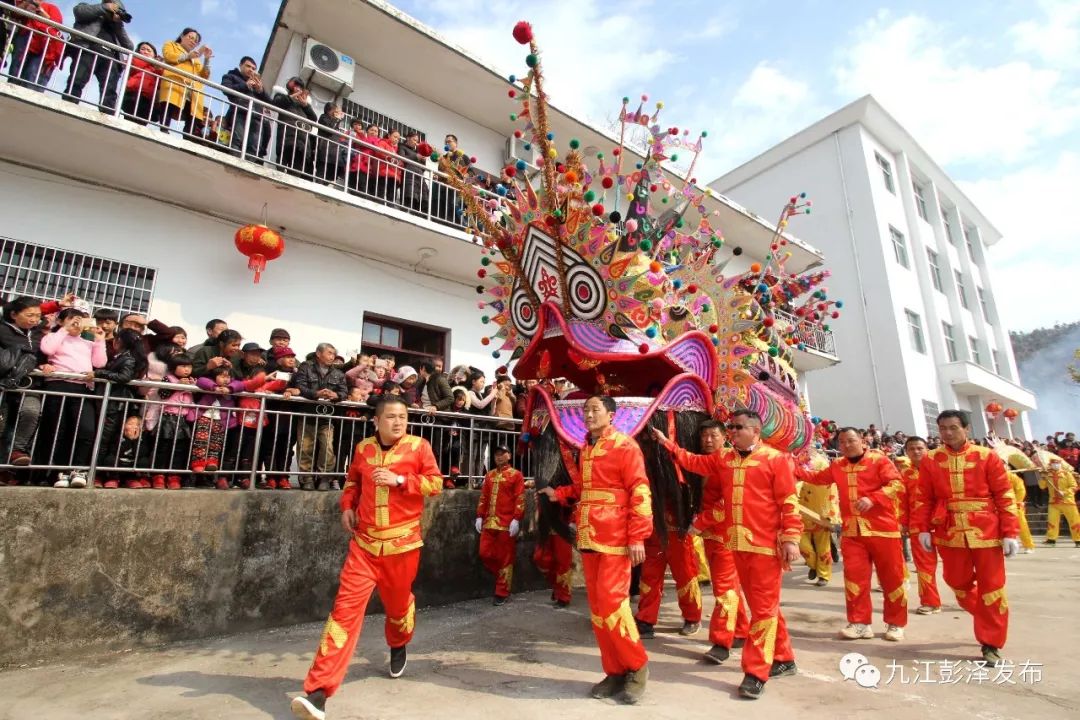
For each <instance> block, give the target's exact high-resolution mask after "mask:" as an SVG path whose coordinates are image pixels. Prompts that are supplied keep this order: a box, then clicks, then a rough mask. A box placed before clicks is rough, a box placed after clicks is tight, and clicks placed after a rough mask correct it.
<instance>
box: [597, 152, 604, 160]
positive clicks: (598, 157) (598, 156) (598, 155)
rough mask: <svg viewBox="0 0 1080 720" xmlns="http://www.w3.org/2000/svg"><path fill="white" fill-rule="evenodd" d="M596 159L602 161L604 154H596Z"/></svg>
mask: <svg viewBox="0 0 1080 720" xmlns="http://www.w3.org/2000/svg"><path fill="white" fill-rule="evenodd" d="M596 159H597V160H603V159H604V153H602V152H598V153H596Z"/></svg>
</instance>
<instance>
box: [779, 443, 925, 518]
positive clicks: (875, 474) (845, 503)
mask: <svg viewBox="0 0 1080 720" xmlns="http://www.w3.org/2000/svg"><path fill="white" fill-rule="evenodd" d="M796 473H797V474H798V476H799V477H800V478H801V479H802V480H804V481H805V482H809V483H813V484H814V485H829V484H833V483H835V484H836V489H837V495H838V498H837V499H838V500H839V501H840V517H841V518H843V521H844V529H843V535H844V536H845V537H859V536H860V535H862V536H865V537H895V538H898V537H900V525H899V523H898V522H897V519H896V516H897V514H898V510H897V498H899V497H900V495H901V494H902V493H903V491H904V484H903V481H902V480H901V479H900V472H899V471H898V470H897V469H896V466H895V465H893V463H892V461H891V460H889V458H887V457H885V456H884V455H882V454H881V453H879V452H876V451H874V450H868V451H867V452H866V454H865V455H863V456H862V458H860V459H859V462H857V463H852V462H851V461H850V460H848V459H847V458H840V459H839V460H834V461H833V462H832V463H831V464H830V465H829V467H827V468H825V469H824V470H819V471H817V472H813V471H809V470H806V469H804V468H799V469H798V470H797V471H796ZM861 497H866V498H870V500H871V501H873V503H874V504H873V505H872V506H871V507H870V509H869V510H867V511H866V512H862V513H860V512H859V511H858V510H856V509H855V501H856V500H858V499H859V498H861Z"/></svg>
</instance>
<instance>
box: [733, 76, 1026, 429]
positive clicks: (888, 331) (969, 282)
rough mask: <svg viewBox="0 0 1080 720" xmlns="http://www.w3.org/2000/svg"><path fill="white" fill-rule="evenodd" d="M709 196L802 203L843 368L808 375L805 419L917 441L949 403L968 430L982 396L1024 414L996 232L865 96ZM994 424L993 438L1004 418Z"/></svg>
mask: <svg viewBox="0 0 1080 720" xmlns="http://www.w3.org/2000/svg"><path fill="white" fill-rule="evenodd" d="M712 187H713V188H714V189H716V190H718V191H720V192H722V193H724V194H727V195H729V196H730V197H732V198H734V199H735V200H737V201H739V202H741V203H743V204H744V205H746V206H748V207H751V208H767V207H770V206H771V205H774V204H775V198H776V195H777V192H778V191H779V192H783V191H784V189H785V188H786V189H788V191H790V189H791V188H799V189H802V190H806V191H807V192H808V193H809V194H810V196H811V198H812V200H813V214H812V215H810V216H809V218H807V219H806V220H805V221H804V222H801V223H800V224H799V231H800V233H801V234H802V235H803V236H804V237H806V238H807V239H808V240H809V241H810V242H812V243H813V244H814V245H816V246H817V247H819V248H821V249H822V250H823V251H824V252H825V253H826V255H827V256H828V258H829V267H830V268H831V269H832V271H833V276H832V278H830V281H829V282H828V288H829V296H830V297H832V298H840V299H843V300H844V301H845V305H844V309H843V311H842V312H843V317H841V319H840V320H839V321H838V322H836V323H835V324H836V326H837V327H836V330H837V335H836V344H837V354H838V355H840V356H841V357H842V358H843V363H842V364H841V365H840V366H838V367H833V368H829V369H824V370H822V371H820V372H816V373H814V374H813V375H811V376H810V379H809V388H810V401H811V403H812V406H813V409H814V413H815V414H816V415H820V416H823V417H827V418H830V419H835V420H836V421H838V422H842V423H844V424H853V425H860V426H866V425H867V424H869V423H876V424H877V425H878V427H879V428H884V427H888V428H890V429H892V430H904V431H906V432H909V433H911V432H914V433H919V434H922V433H926V432H930V433H934V432H936V425H935V423H934V417H935V416H936V415H937V413H938V411H939V410H944V409H948V408H960V409H964V410H970V411H972V420H973V425H974V429H975V431H976V433H978V434H979V435H982V434H983V433H984V432H985V430H986V429H987V427H986V418H985V417H984V414H983V412H982V408H984V407H985V406H986V404H987V403H988V402H990V401H991V400H997V401H998V402H1000V403H1001V404H1002V405H1003V406H1004V407H1006V408H1008V407H1012V408H1015V409H1017V410H1019V411H1022V412H1023V411H1030V410H1033V409H1034V408H1035V397H1034V395H1033V394H1032V393H1031V392H1030V391H1029V390H1027V389H1025V388H1024V387H1022V386H1021V385H1020V384H1019V381H1018V376H1017V371H1016V363H1015V361H1014V359H1013V353H1012V347H1011V346H1010V344H1009V333H1008V330H1007V329H1006V328H1005V326H1004V325H1003V324H1002V322H1001V317H1000V315H999V313H998V309H997V303H996V301H995V298H994V291H993V286H992V283H991V278H990V273H989V270H988V267H987V261H986V253H987V252H988V251H989V250H990V248H991V247H992V246H993V245H994V244H996V243H997V242H998V241H999V240H1001V233H1000V232H998V230H997V229H996V228H995V227H994V226H993V225H992V224H991V223H990V221H989V220H988V219H987V218H986V216H984V215H983V213H982V212H981V211H980V210H979V209H978V208H976V207H975V205H974V204H972V202H971V201H970V200H969V199H968V198H967V197H966V196H965V195H964V194H963V193H962V192H961V191H960V189H959V188H958V187H957V186H956V184H955V183H953V181H952V180H951V179H950V178H949V177H948V175H946V174H945V172H944V171H943V170H942V169H941V168H940V167H938V165H937V163H935V162H934V161H933V159H931V158H930V157H929V156H928V155H927V154H926V152H925V151H924V150H923V149H922V148H921V147H920V146H919V144H918V143H917V142H916V141H915V140H914V139H913V138H912V137H911V135H909V134H908V132H907V131H906V130H904V128H903V127H901V126H900V125H899V124H898V123H897V122H896V120H894V119H893V118H892V117H891V116H890V115H889V114H888V113H887V112H885V110H884V109H883V108H882V107H881V105H879V104H878V103H877V101H876V100H874V98H872V97H870V96H866V97H864V98H862V99H860V100H857V101H856V102H853V103H851V104H850V105H848V106H847V107H844V108H842V109H840V110H838V111H837V112H835V113H833V114H832V115H830V116H828V117H826V118H825V119H823V120H821V121H820V122H817V123H815V124H814V125H812V126H810V127H808V128H806V129H805V130H803V131H802V132H799V133H798V134H796V135H794V136H792V137H790V138H788V139H787V140H785V141H784V142H782V143H780V144H779V145H777V146H775V147H773V148H772V149H770V150H768V151H766V152H764V153H762V154H761V155H759V156H757V157H755V158H754V159H753V160H750V161H749V162H747V163H745V164H743V165H742V166H740V167H738V168H736V169H734V170H732V171H731V172H729V173H727V174H726V175H724V176H722V177H720V178H718V179H717V180H716V181H714V182H713V183H712ZM1022 419H1023V430H1022V433H1023V434H1024V435H1025V436H1030V428H1029V425H1028V421H1027V416H1026V415H1023V416H1022ZM996 429H997V431H998V432H999V434H1002V435H1004V434H1005V432H1006V428H1005V424H1004V421H1002V420H1000V419H999V420H998V421H997V423H996ZM1016 431H1017V432H1018V434H1019V432H1020V427H1019V426H1018V427H1017V428H1016Z"/></svg>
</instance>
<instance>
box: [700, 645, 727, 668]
mask: <svg viewBox="0 0 1080 720" xmlns="http://www.w3.org/2000/svg"><path fill="white" fill-rule="evenodd" d="M730 655H731V651H730V650H728V649H727V648H726V647H724V646H723V645H713V646H712V647H711V648H709V652H707V653H705V654H704V655H702V656H701V658H702V659H703V660H704V661H705V662H711V663H714V664H716V665H721V664H723V662H724V661H725V660H727V659H728V657H730Z"/></svg>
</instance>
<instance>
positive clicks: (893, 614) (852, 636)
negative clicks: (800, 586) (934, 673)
mask: <svg viewBox="0 0 1080 720" xmlns="http://www.w3.org/2000/svg"><path fill="white" fill-rule="evenodd" d="M839 442H840V452H841V454H842V455H843V457H842V458H840V459H839V460H835V461H833V462H832V463H831V464H830V465H829V467H827V468H825V469H824V470H819V471H817V472H814V471H812V470H807V469H805V468H799V469H798V471H797V474H798V476H799V477H800V478H801V479H802V480H803V481H805V482H809V483H813V484H815V485H830V484H835V485H836V489H837V495H838V499H839V501H840V517H841V519H842V520H843V531H842V533H841V534H842V540H841V543H840V554H841V556H842V557H843V559H844V599H845V601H846V604H847V620H848V624H847V627H845V628H844V629H843V630H841V631H840V637H842V638H844V639H845V640H865V639H868V638H872V637H874V631H873V629H872V628H871V627H870V621H871V617H872V615H873V611H874V608H873V605H872V603H871V602H870V577H871V563H872V564H873V569H874V570H876V571H877V576H878V580H879V581H880V582H881V587H882V589H883V591H884V593H885V625H886V626H887V627H886V629H885V639H886V640H891V641H893V642H899V641H901V640H903V639H904V627H905V626H907V585H906V582H905V578H904V546H903V544H902V543H901V541H900V524H899V522H898V521H897V518H896V515H897V501H896V498H897V497H899V495H900V493H902V492H903V489H904V486H903V483H902V481H901V480H900V472H899V471H898V470H897V469H896V465H894V464H893V462H892V461H891V460H889V458H888V457H886V456H885V455H883V454H882V453H879V452H877V451H874V450H869V451H868V450H867V449H866V442H865V441H864V440H863V438H862V435H861V434H860V433H859V431H858V430H856V429H855V428H850V427H846V428H842V429H841V430H840V433H839Z"/></svg>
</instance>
